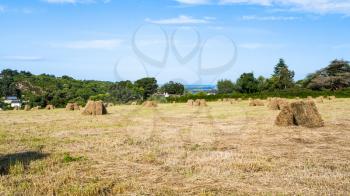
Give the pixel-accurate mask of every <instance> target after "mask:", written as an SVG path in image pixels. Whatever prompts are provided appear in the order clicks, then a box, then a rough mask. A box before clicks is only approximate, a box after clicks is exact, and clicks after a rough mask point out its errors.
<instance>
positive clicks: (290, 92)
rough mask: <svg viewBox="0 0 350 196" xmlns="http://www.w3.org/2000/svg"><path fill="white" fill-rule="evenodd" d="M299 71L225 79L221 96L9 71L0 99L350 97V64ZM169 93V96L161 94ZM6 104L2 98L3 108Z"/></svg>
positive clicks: (280, 66)
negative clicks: (296, 78)
mask: <svg viewBox="0 0 350 196" xmlns="http://www.w3.org/2000/svg"><path fill="white" fill-rule="evenodd" d="M294 75H295V73H294V71H293V70H290V69H289V67H288V65H287V64H286V62H285V61H284V60H283V59H280V60H279V62H278V63H277V64H276V65H275V67H274V72H273V73H272V75H271V77H269V78H265V77H263V76H259V77H257V78H256V77H255V76H254V73H243V74H242V75H241V76H240V77H239V78H238V79H237V80H236V81H235V82H232V81H231V80H220V81H218V83H217V94H218V95H211V96H207V95H206V94H205V93H199V94H191V93H189V92H186V90H185V87H184V85H183V84H181V83H177V82H173V81H170V82H168V83H166V84H164V85H162V86H159V85H158V82H157V80H156V79H155V78H152V77H146V78H141V79H139V80H137V81H135V82H132V81H119V82H108V81H95V80H76V79H74V78H72V77H69V76H62V77H55V76H54V75H48V74H41V75H34V74H32V73H30V72H26V71H16V70H11V69H4V70H2V71H1V73H0V98H1V97H5V96H17V97H19V98H21V100H23V101H24V102H25V103H26V104H28V105H30V106H42V107H45V106H46V105H47V104H52V105H55V106H56V107H64V106H65V105H66V104H67V103H69V102H76V103H78V104H80V105H85V103H86V102H87V100H89V99H92V100H103V101H106V102H110V103H116V104H127V103H132V102H142V101H144V100H147V99H153V100H154V99H155V100H158V101H186V100H187V99H190V98H197V97H198V98H205V99H218V98H220V97H266V96H273V95H275V96H285V97H288V96H295V95H297V96H298V95H299V96H300V97H302V96H307V95H322V94H331V93H333V94H334V93H335V92H338V94H339V95H341V96H348V94H349V91H347V90H345V91H344V89H347V88H348V87H349V86H350V65H349V62H347V61H344V60H334V61H332V62H331V63H330V65H328V66H327V67H325V68H323V69H321V70H318V71H316V72H315V73H312V74H309V75H308V76H307V77H306V78H305V79H303V80H299V81H294ZM164 93H167V94H169V95H176V96H170V97H169V98H164V96H160V95H161V94H164ZM3 106H4V103H3V102H2V101H1V100H0V107H1V108H3Z"/></svg>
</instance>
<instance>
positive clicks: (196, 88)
mask: <svg viewBox="0 0 350 196" xmlns="http://www.w3.org/2000/svg"><path fill="white" fill-rule="evenodd" d="M185 90H187V91H190V92H192V93H197V92H213V91H215V90H216V85H210V84H208V85H206V84H205V85H196V84H193V85H185Z"/></svg>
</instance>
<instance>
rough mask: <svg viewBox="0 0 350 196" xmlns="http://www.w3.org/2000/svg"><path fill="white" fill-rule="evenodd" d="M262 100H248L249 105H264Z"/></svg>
mask: <svg viewBox="0 0 350 196" xmlns="http://www.w3.org/2000/svg"><path fill="white" fill-rule="evenodd" d="M264 105H265V104H264V102H262V101H261V100H258V99H257V100H251V101H250V102H249V106H264Z"/></svg>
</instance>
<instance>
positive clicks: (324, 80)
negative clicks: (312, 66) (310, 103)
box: [303, 59, 350, 91]
mask: <svg viewBox="0 0 350 196" xmlns="http://www.w3.org/2000/svg"><path fill="white" fill-rule="evenodd" d="M303 86H304V87H307V88H310V89H313V90H322V89H330V90H332V91H335V90H338V89H342V88H347V87H349V86H350V65H349V62H348V61H344V60H337V59H336V60H334V61H332V62H331V64H330V65H328V66H327V67H326V68H324V69H321V70H320V71H317V72H316V73H314V74H310V75H308V76H307V77H306V79H305V80H304V83H303Z"/></svg>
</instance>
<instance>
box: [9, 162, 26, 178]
mask: <svg viewBox="0 0 350 196" xmlns="http://www.w3.org/2000/svg"><path fill="white" fill-rule="evenodd" d="M9 174H10V175H14V176H17V175H21V174H24V164H23V162H21V161H16V162H14V164H11V165H10V168H9Z"/></svg>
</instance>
